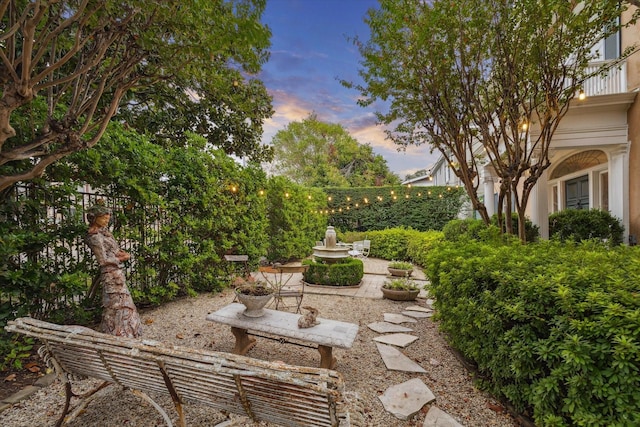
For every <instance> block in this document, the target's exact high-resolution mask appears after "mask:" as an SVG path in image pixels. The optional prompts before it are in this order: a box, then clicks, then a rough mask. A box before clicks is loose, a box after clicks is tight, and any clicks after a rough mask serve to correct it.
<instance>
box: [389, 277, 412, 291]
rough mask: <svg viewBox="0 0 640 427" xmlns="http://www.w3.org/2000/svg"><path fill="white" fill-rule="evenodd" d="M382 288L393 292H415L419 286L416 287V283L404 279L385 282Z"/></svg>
mask: <svg viewBox="0 0 640 427" xmlns="http://www.w3.org/2000/svg"><path fill="white" fill-rule="evenodd" d="M382 286H383V287H384V288H386V289H393V290H395V291H416V290H419V289H420V286H418V285H417V284H416V282H414V281H413V280H411V279H407V278H406V277H400V278H397V279H391V280H387V281H385V282H384V284H383V285H382Z"/></svg>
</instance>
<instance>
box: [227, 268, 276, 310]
mask: <svg viewBox="0 0 640 427" xmlns="http://www.w3.org/2000/svg"><path fill="white" fill-rule="evenodd" d="M233 283H234V285H235V286H236V295H237V297H238V301H240V302H241V303H242V304H244V306H245V307H246V310H245V311H244V312H243V314H244V315H245V316H247V317H261V316H263V315H264V307H265V306H266V305H267V304H268V303H269V301H271V298H272V297H273V293H274V289H273V288H272V287H271V286H269V284H268V283H267V282H263V281H261V280H255V279H254V278H253V277H251V276H248V277H246V278H243V277H239V278H236V279H235V280H234V282H233Z"/></svg>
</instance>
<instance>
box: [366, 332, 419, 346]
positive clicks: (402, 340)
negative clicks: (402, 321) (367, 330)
mask: <svg viewBox="0 0 640 427" xmlns="http://www.w3.org/2000/svg"><path fill="white" fill-rule="evenodd" d="M417 339H418V337H416V336H413V335H409V334H390V335H382V336H380V337H375V338H374V339H373V340H374V341H378V342H381V343H382V344H391V345H395V346H396V347H402V348H404V347H406V346H408V345H409V344H411V343H412V342H414V341H415V340H417Z"/></svg>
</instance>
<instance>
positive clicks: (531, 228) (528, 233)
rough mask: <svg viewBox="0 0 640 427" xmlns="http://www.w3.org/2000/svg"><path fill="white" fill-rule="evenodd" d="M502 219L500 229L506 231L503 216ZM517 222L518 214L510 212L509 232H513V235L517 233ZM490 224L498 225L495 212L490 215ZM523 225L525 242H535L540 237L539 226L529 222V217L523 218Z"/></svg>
mask: <svg viewBox="0 0 640 427" xmlns="http://www.w3.org/2000/svg"><path fill="white" fill-rule="evenodd" d="M502 221H503V222H504V224H503V226H502V231H503V232H504V233H506V231H507V225H506V220H505V218H504V217H503V219H502ZM518 222H519V218H518V214H517V213H515V212H514V213H512V214H511V234H513V235H514V236H517V235H518ZM491 224H492V225H495V226H496V227H497V226H498V215H497V214H494V215H493V216H491ZM524 227H525V228H524V234H525V238H526V239H527V242H535V241H537V240H538V239H539V238H540V228H539V227H538V226H537V225H535V224H534V223H533V222H531V220H530V219H529V218H527V219H526V220H525V222H524Z"/></svg>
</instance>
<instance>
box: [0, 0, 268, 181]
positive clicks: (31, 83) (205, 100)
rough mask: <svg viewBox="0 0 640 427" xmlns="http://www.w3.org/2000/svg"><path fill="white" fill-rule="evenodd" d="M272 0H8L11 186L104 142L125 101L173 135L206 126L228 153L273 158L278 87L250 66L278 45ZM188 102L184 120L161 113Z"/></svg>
mask: <svg viewBox="0 0 640 427" xmlns="http://www.w3.org/2000/svg"><path fill="white" fill-rule="evenodd" d="M264 7H265V0H230V1H225V0H166V1H162V2H158V1H155V0H103V1H88V0H61V1H55V2H50V1H45V0H33V1H27V0H0V16H1V17H2V18H1V19H2V21H1V28H2V34H1V35H0V83H1V85H2V86H1V87H2V89H1V90H2V92H1V96H0V191H1V190H3V189H6V188H8V187H9V186H11V185H12V184H14V183H16V182H18V181H26V180H30V179H33V178H35V177H38V176H41V175H42V174H43V173H44V171H45V169H46V168H47V166H49V165H51V164H52V163H54V162H56V161H57V160H59V159H61V158H63V157H65V156H67V155H69V154H71V153H74V152H77V151H79V150H82V149H85V148H88V147H92V146H94V145H95V144H96V143H97V142H98V141H99V140H100V138H101V136H102V135H103V133H104V131H105V129H106V127H107V124H108V122H109V120H111V118H112V117H113V116H114V115H115V114H116V113H118V111H119V112H120V113H121V116H122V118H123V120H126V121H127V123H128V124H129V125H131V126H135V127H138V128H139V129H142V128H144V129H145V130H149V131H151V132H154V133H156V134H158V135H159V136H160V137H162V136H165V139H164V140H165V141H169V140H173V139H174V137H175V136H178V137H180V138H182V142H183V143H184V141H186V139H187V138H185V137H184V131H185V130H197V131H202V133H203V134H204V136H206V137H207V138H208V140H209V142H210V143H211V144H213V145H215V146H218V147H221V148H223V149H224V150H225V151H226V152H228V153H237V154H239V155H248V156H255V158H256V159H262V158H265V157H267V158H268V156H269V155H270V151H269V149H264V148H263V147H260V145H259V138H260V135H261V133H262V132H261V131H262V123H263V120H264V119H265V118H266V117H269V116H270V115H271V106H270V99H269V97H268V95H266V91H265V89H264V87H263V86H262V84H261V83H259V82H257V81H255V80H253V79H251V78H250V75H251V74H254V73H257V72H258V71H259V70H260V67H261V65H262V64H263V63H264V62H265V61H266V59H267V55H268V54H267V51H266V49H267V48H268V47H269V38H270V32H269V30H268V28H266V27H264V26H263V25H262V24H261V23H260V16H261V14H262V12H263V11H264ZM169 106H170V107H171V108H168V107H169ZM172 109H174V110H172ZM179 109H181V110H179ZM189 109H190V110H189ZM176 110H179V111H180V112H182V113H184V112H187V113H188V114H183V115H180V117H181V118H184V119H185V120H184V121H183V122H180V121H179V120H173V119H172V120H166V118H167V117H166V116H163V115H162V114H160V112H161V111H166V112H168V113H171V112H173V111H176ZM179 142H180V141H179Z"/></svg>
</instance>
